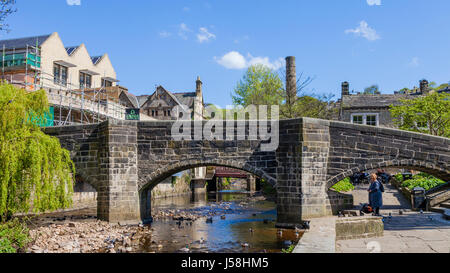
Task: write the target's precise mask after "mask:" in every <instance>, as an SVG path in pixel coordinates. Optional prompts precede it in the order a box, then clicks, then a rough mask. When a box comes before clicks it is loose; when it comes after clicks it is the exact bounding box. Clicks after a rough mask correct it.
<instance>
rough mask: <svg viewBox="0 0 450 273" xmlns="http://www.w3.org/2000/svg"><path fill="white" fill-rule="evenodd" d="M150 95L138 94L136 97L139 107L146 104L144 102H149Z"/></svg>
mask: <svg viewBox="0 0 450 273" xmlns="http://www.w3.org/2000/svg"><path fill="white" fill-rule="evenodd" d="M149 97H150V95H142V96H137V97H136V98H137V100H138V103H139V107H138V108H141V107H142V105H144V103H146V102H147V100H148V98H149Z"/></svg>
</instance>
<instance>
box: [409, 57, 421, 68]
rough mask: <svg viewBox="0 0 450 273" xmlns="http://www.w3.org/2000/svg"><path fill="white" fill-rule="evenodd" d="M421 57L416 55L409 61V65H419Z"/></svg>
mask: <svg viewBox="0 0 450 273" xmlns="http://www.w3.org/2000/svg"><path fill="white" fill-rule="evenodd" d="M419 65H420V63H419V57H414V58H412V60H411V61H410V62H409V63H408V66H410V67H419Z"/></svg>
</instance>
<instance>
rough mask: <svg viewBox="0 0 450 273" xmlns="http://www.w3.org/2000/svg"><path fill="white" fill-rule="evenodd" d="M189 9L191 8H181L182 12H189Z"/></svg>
mask: <svg viewBox="0 0 450 273" xmlns="http://www.w3.org/2000/svg"><path fill="white" fill-rule="evenodd" d="M190 10H191V9H190V8H189V7H184V8H183V11H184V12H189V11H190Z"/></svg>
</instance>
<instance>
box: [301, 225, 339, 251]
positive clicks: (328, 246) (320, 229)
mask: <svg viewBox="0 0 450 273" xmlns="http://www.w3.org/2000/svg"><path fill="white" fill-rule="evenodd" d="M335 228H336V217H325V218H317V219H311V223H310V230H308V231H306V232H305V234H303V236H302V238H301V239H300V241H299V243H298V245H297V246H296V247H295V249H294V251H293V253H335V252H336V248H335V241H336V229H335Z"/></svg>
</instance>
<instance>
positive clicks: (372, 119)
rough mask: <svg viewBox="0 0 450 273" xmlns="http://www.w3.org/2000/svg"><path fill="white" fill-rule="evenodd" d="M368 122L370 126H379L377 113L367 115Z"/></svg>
mask: <svg viewBox="0 0 450 273" xmlns="http://www.w3.org/2000/svg"><path fill="white" fill-rule="evenodd" d="M366 124H367V125H370V126H377V116H375V115H370V116H369V115H368V116H367V117H366Z"/></svg>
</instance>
